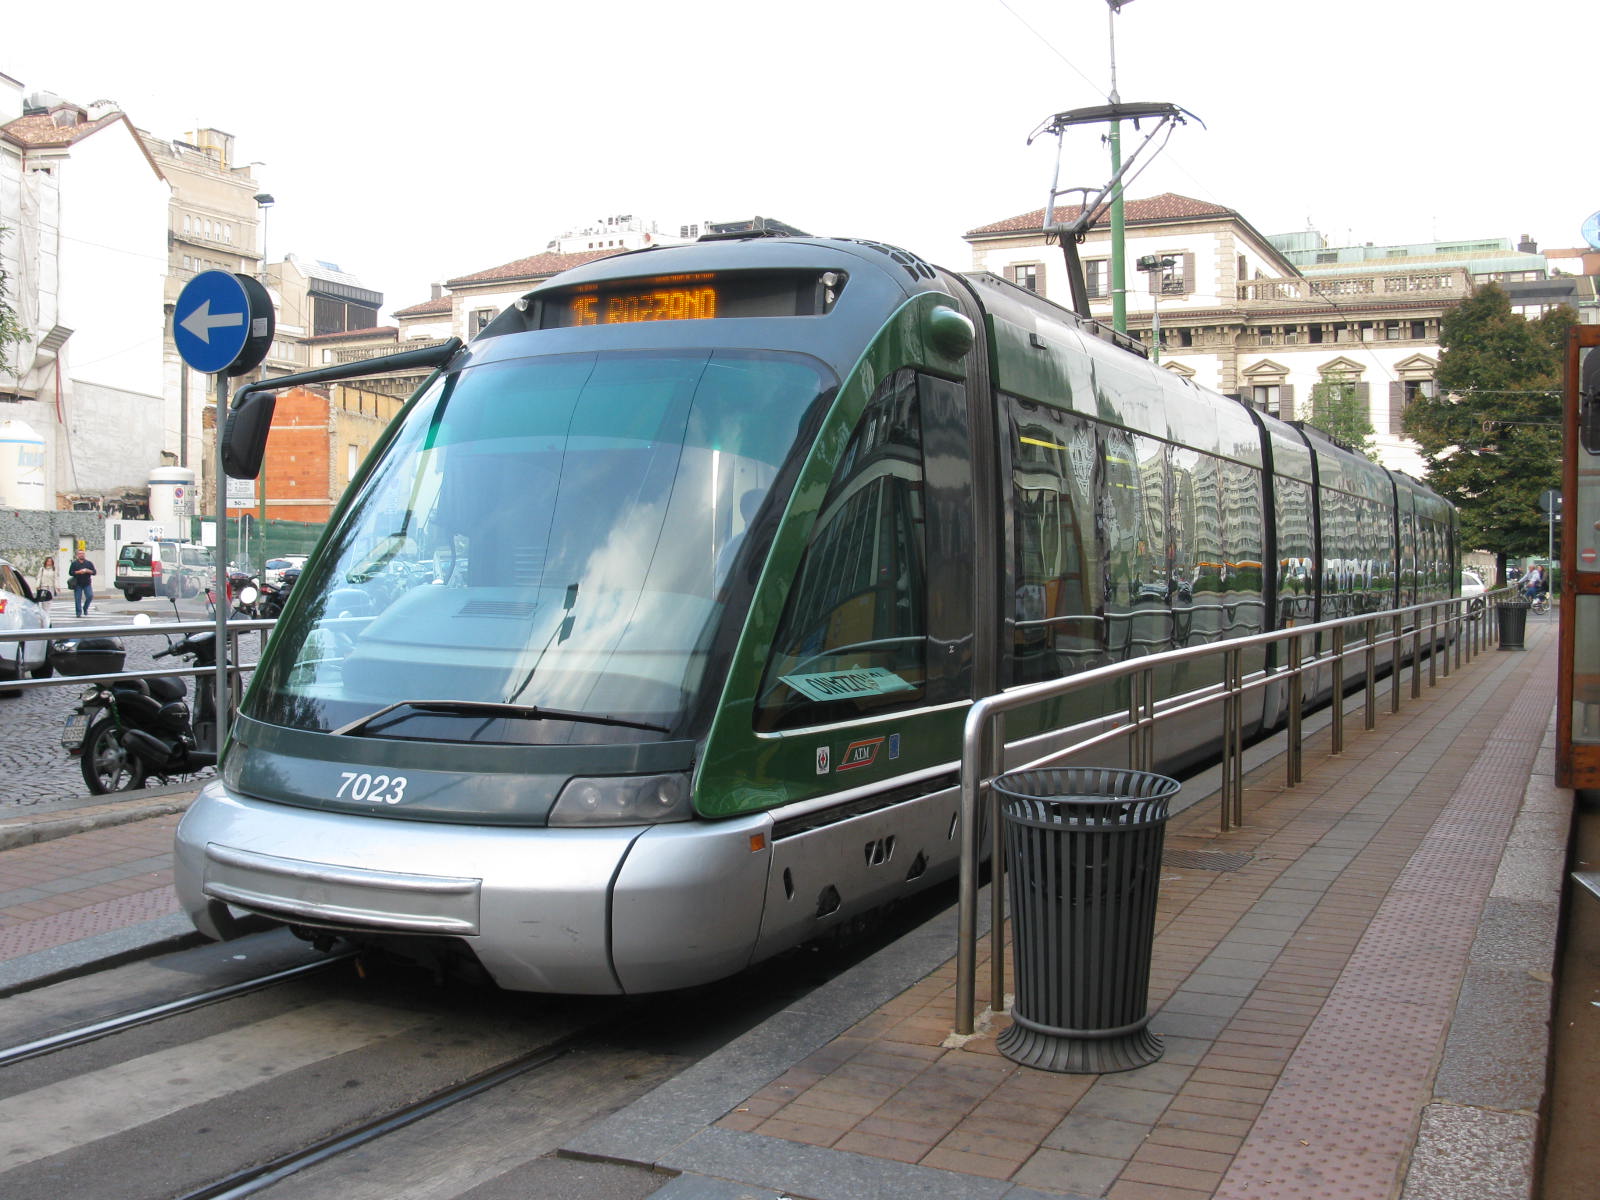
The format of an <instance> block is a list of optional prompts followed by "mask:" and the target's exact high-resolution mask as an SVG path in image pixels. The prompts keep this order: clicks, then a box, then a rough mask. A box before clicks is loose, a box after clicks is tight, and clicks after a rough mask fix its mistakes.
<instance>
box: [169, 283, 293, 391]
mask: <svg viewBox="0 0 1600 1200" xmlns="http://www.w3.org/2000/svg"><path fill="white" fill-rule="evenodd" d="M274 323H275V322H274V318H273V312H272V298H271V297H270V296H268V295H267V289H266V288H264V287H262V286H261V284H259V283H258V282H256V281H255V280H254V279H251V278H250V277H249V276H248V275H235V274H232V273H231V272H228V271H202V272H201V273H200V274H198V275H196V276H195V277H194V278H193V279H191V280H190V281H189V282H188V283H187V284H185V285H184V288H183V291H181V292H179V293H178V302H177V304H176V305H174V306H173V309H172V338H173V341H175V342H176V343H177V344H178V353H179V354H180V355H181V356H182V357H183V361H184V362H186V363H188V364H189V365H190V366H191V367H193V368H194V369H195V370H196V371H204V372H205V373H206V374H207V375H216V374H220V373H221V372H224V371H226V372H227V373H228V374H229V375H243V374H244V373H245V372H246V371H253V370H255V368H256V367H258V366H259V365H260V364H261V360H262V359H264V358H265V357H266V356H267V348H268V347H269V346H270V345H271V344H272V330H273V325H274Z"/></svg>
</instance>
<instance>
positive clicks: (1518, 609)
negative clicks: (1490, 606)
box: [1494, 596, 1528, 650]
mask: <svg viewBox="0 0 1600 1200" xmlns="http://www.w3.org/2000/svg"><path fill="white" fill-rule="evenodd" d="M1494 611H1495V613H1496V614H1497V619H1498V620H1499V622H1500V649H1502V650H1521V649H1524V646H1523V644H1522V642H1523V639H1524V638H1525V637H1526V636H1527V633H1528V602H1527V601H1526V600H1524V599H1522V598H1521V597H1520V596H1519V597H1518V598H1517V599H1515V600H1503V601H1501V602H1500V604H1499V605H1497V606H1496V608H1495V610H1494Z"/></svg>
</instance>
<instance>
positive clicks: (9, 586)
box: [0, 558, 51, 681]
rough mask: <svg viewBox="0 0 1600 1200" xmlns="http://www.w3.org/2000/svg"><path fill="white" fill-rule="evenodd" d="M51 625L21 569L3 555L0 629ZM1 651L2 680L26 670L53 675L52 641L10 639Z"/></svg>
mask: <svg viewBox="0 0 1600 1200" xmlns="http://www.w3.org/2000/svg"><path fill="white" fill-rule="evenodd" d="M48 628H50V614H49V613H47V612H46V611H45V608H44V605H42V604H40V603H39V602H38V600H36V599H35V598H34V594H33V589H32V588H31V587H29V586H28V581H27V580H26V579H24V578H23V576H22V572H21V571H19V570H17V569H16V568H15V567H13V566H12V565H11V564H10V563H9V562H7V561H6V560H5V559H3V558H0V630H4V631H5V632H7V633H14V632H16V631H18V630H23V629H48ZM0 649H3V651H4V653H0V681H4V680H16V679H21V678H22V673H23V672H24V671H26V672H27V673H28V674H29V675H31V676H33V677H34V678H35V679H46V678H48V677H49V676H50V673H51V667H50V661H49V658H48V657H47V656H48V654H49V653H50V647H49V643H47V642H44V641H42V640H41V641H32V642H8V643H6V644H5V645H4V646H3V647H0Z"/></svg>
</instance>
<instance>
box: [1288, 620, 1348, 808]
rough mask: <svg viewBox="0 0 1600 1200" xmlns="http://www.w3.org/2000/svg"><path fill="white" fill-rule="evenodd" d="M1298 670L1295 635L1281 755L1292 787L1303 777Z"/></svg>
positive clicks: (1302, 689) (1301, 690)
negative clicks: (1285, 739) (1284, 747)
mask: <svg viewBox="0 0 1600 1200" xmlns="http://www.w3.org/2000/svg"><path fill="white" fill-rule="evenodd" d="M1300 671H1301V664H1300V638H1299V636H1298V635H1296V636H1295V637H1292V638H1290V639H1289V730H1288V734H1289V745H1288V749H1287V751H1286V753H1285V754H1284V756H1283V759H1284V767H1285V779H1284V782H1285V783H1287V784H1288V785H1289V786H1290V787H1293V786H1294V785H1295V784H1297V783H1299V782H1300V781H1301V780H1302V779H1303V778H1304V777H1305V776H1304V775H1303V774H1302V770H1301V762H1300V749H1301V738H1302V737H1303V730H1302V729H1301V722H1300V702H1301V700H1302V699H1303V698H1304V695H1305V686H1304V682H1303V677H1302V676H1301V673H1300ZM1336 705H1337V701H1336Z"/></svg>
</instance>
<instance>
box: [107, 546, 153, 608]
mask: <svg viewBox="0 0 1600 1200" xmlns="http://www.w3.org/2000/svg"><path fill="white" fill-rule="evenodd" d="M155 561H156V559H155V554H154V552H153V551H152V549H151V547H150V544H149V543H148V542H129V543H128V544H127V545H126V546H124V547H123V548H122V549H121V551H120V552H118V554H117V575H116V588H117V591H119V592H121V593H122V594H123V595H124V596H126V597H127V598H128V599H129V600H138V599H140V598H142V597H144V596H154V595H155V594H156V578H155V568H154V565H153V564H154V563H155Z"/></svg>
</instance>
